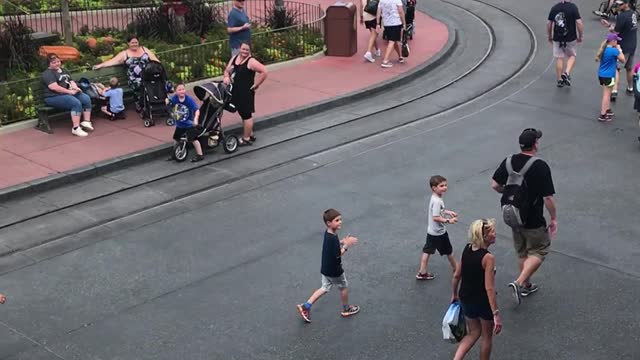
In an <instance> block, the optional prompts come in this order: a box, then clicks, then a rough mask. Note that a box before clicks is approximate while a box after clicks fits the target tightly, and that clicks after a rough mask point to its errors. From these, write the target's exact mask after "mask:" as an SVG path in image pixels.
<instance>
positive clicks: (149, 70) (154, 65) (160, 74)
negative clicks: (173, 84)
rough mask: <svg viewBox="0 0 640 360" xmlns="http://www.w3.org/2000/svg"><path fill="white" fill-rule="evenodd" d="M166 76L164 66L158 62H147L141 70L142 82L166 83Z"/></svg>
mask: <svg viewBox="0 0 640 360" xmlns="http://www.w3.org/2000/svg"><path fill="white" fill-rule="evenodd" d="M166 78H167V75H166V72H165V71H164V66H163V65H162V64H161V63H159V62H158V61H149V63H148V64H147V65H146V66H145V67H144V70H142V80H143V81H166Z"/></svg>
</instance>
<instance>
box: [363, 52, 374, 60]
mask: <svg viewBox="0 0 640 360" xmlns="http://www.w3.org/2000/svg"><path fill="white" fill-rule="evenodd" d="M364 58H365V60H367V61H368V62H372V63H373V62H376V59H374V58H373V55H371V53H370V52H368V51H367V52H366V53H365V54H364Z"/></svg>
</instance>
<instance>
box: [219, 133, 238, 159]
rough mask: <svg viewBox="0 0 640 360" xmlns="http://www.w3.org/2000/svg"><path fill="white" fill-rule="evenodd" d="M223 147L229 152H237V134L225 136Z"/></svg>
mask: <svg viewBox="0 0 640 360" xmlns="http://www.w3.org/2000/svg"><path fill="white" fill-rule="evenodd" d="M222 147H223V149H224V152H226V153H227V154H231V153H233V152H235V151H236V150H238V137H237V136H235V135H229V136H225V138H224V142H223V143H222Z"/></svg>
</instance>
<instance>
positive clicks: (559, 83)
mask: <svg viewBox="0 0 640 360" xmlns="http://www.w3.org/2000/svg"><path fill="white" fill-rule="evenodd" d="M556 86H557V87H559V88H561V87H563V86H564V81H563V80H562V79H560V80H558V83H557V84H556Z"/></svg>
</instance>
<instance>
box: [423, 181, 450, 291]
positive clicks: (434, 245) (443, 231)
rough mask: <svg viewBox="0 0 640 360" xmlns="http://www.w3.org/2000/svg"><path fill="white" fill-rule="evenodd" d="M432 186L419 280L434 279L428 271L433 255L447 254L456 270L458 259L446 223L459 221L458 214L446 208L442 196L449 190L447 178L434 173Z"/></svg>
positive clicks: (430, 184) (430, 182)
mask: <svg viewBox="0 0 640 360" xmlns="http://www.w3.org/2000/svg"><path fill="white" fill-rule="evenodd" d="M429 186H430V187H431V198H430V199H429V210H428V211H427V213H428V218H427V223H428V225H427V241H426V243H425V244H424V247H423V248H422V258H421V259H420V269H419V270H418V273H417V274H416V279H418V280H432V279H434V278H435V275H433V274H431V273H428V272H427V265H428V263H429V258H430V257H431V255H433V254H435V253H436V250H438V252H439V253H440V256H446V257H447V259H448V260H449V264H450V265H451V270H452V271H453V272H455V270H456V260H455V258H454V257H453V247H452V246H451V241H449V234H448V233H447V228H446V227H445V225H444V224H455V223H457V222H458V214H456V213H455V212H453V211H451V210H445V206H444V200H442V197H443V196H444V193H445V192H447V188H448V185H447V179H445V178H444V177H443V176H440V175H434V176H432V177H431V179H429Z"/></svg>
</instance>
